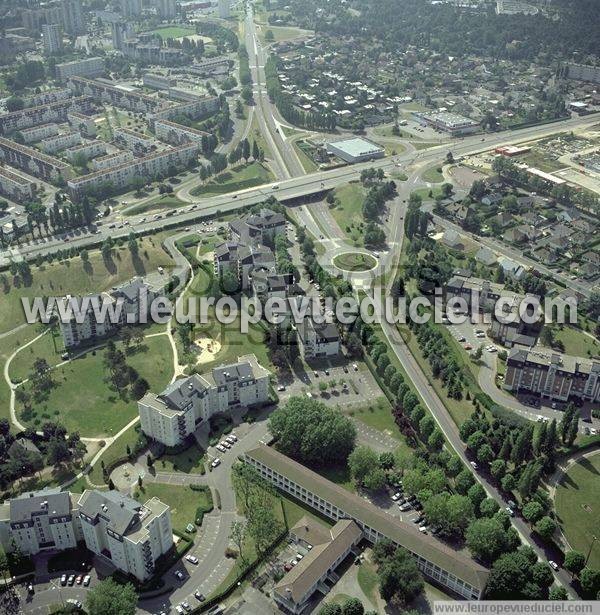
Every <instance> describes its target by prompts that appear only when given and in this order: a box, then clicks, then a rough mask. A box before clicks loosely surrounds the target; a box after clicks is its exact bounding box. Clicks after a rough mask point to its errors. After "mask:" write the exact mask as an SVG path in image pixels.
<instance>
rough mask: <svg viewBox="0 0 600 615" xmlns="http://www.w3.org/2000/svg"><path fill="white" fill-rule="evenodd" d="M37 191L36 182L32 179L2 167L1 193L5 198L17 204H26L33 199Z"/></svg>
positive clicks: (0, 176) (0, 169)
mask: <svg viewBox="0 0 600 615" xmlns="http://www.w3.org/2000/svg"><path fill="white" fill-rule="evenodd" d="M35 189H36V185H35V182H33V181H31V179H29V178H27V177H24V176H23V175H20V174H19V173H16V172H15V171H14V170H13V169H9V168H8V167H2V166H0V193H1V194H2V195H4V196H5V197H7V198H9V199H11V200H12V201H15V202H17V203H24V202H25V201H30V200H31V199H33V197H34V195H35Z"/></svg>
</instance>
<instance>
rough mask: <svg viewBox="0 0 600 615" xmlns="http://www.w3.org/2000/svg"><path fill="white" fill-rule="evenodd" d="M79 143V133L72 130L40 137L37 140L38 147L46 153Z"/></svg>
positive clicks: (52, 152)
mask: <svg viewBox="0 0 600 615" xmlns="http://www.w3.org/2000/svg"><path fill="white" fill-rule="evenodd" d="M80 143H81V135H80V134H79V133H78V132H75V131H72V132H64V133H62V134H59V135H54V136H52V137H47V138H46V139H42V140H41V141H40V142H39V148H40V149H41V150H42V151H43V152H44V153H46V154H54V153H56V152H60V151H61V150H63V149H66V148H67V147H73V146H74V145H79V144H80Z"/></svg>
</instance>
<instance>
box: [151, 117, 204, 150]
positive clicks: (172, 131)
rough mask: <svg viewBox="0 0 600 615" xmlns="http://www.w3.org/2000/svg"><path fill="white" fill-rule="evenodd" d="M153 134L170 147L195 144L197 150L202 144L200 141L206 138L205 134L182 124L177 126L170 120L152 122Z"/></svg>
mask: <svg viewBox="0 0 600 615" xmlns="http://www.w3.org/2000/svg"><path fill="white" fill-rule="evenodd" d="M154 133H155V134H156V137H157V138H158V139H160V140H161V141H164V142H165V143H170V144H171V145H182V144H183V143H196V145H197V146H198V148H200V146H201V144H202V139H203V138H204V137H207V136H208V133H207V132H203V131H202V130H196V129H195V128H191V127H188V126H184V125H183V124H177V123H175V122H171V121H170V120H156V121H155V122H154Z"/></svg>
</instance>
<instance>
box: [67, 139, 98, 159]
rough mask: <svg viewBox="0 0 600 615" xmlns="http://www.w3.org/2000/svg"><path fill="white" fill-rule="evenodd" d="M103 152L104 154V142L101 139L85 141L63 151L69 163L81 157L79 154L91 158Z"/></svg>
mask: <svg viewBox="0 0 600 615" xmlns="http://www.w3.org/2000/svg"><path fill="white" fill-rule="evenodd" d="M104 154H106V144H105V143H104V142H103V141H85V142H84V143H81V144H80V145H75V146H74V147H70V148H69V149H66V150H65V151H64V156H65V158H66V159H67V160H68V161H69V162H70V163H71V164H73V162H74V161H76V160H78V159H79V158H81V156H83V157H84V158H85V159H86V160H91V159H92V158H96V157H97V156H102V155H104Z"/></svg>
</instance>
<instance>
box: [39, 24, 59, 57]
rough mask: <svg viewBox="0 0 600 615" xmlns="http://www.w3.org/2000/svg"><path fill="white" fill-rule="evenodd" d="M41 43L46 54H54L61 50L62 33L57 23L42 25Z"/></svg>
mask: <svg viewBox="0 0 600 615" xmlns="http://www.w3.org/2000/svg"><path fill="white" fill-rule="evenodd" d="M42 42H43V44H44V51H45V52H46V53H47V54H51V53H56V52H57V51H60V49H61V48H62V32H61V29H60V26H59V25H58V24H57V23H45V24H43V25H42Z"/></svg>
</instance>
